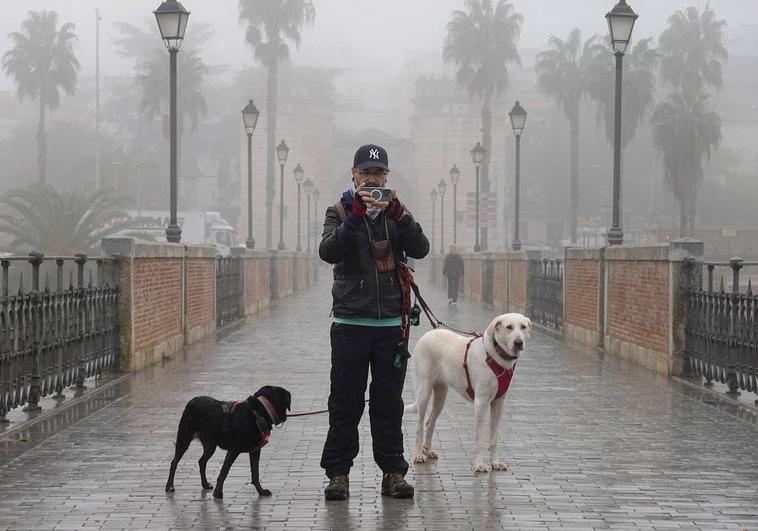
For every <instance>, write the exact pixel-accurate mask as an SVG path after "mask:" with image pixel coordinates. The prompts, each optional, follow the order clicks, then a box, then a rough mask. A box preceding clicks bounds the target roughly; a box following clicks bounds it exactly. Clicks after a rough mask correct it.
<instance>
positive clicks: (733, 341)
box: [684, 258, 758, 395]
mask: <svg viewBox="0 0 758 531" xmlns="http://www.w3.org/2000/svg"><path fill="white" fill-rule="evenodd" d="M756 266H758V262H744V261H743V260H741V259H739V258H733V259H731V260H730V261H729V262H704V263H703V268H704V269H705V270H707V275H705V279H704V281H703V283H704V284H705V285H704V286H702V287H700V288H694V289H691V290H690V291H689V297H688V300H687V324H686V330H685V350H684V354H685V361H686V362H687V364H688V367H687V368H688V369H689V371H690V372H691V373H692V374H694V375H698V376H702V377H703V378H704V379H705V385H713V382H714V381H715V382H718V383H722V384H725V385H727V386H728V388H729V390H728V391H727V394H730V395H738V394H739V392H740V390H742V391H747V392H752V393H758V295H754V294H753V288H752V279H751V278H750V275H744V274H741V270H742V269H743V268H746V267H750V268H751V270H752V271H758V268H756ZM725 268H728V269H729V270H731V271H730V272H731V275H729V276H731V286H730V288H731V289H729V291H727V289H725V286H724V277H723V276H721V277H720V281H719V284H718V286H715V285H714V272H715V271H716V270H717V269H725ZM753 268H756V269H753ZM741 277H742V278H743V279H744V278H745V277H748V280H747V282H741Z"/></svg>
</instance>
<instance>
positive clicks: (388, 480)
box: [382, 472, 413, 498]
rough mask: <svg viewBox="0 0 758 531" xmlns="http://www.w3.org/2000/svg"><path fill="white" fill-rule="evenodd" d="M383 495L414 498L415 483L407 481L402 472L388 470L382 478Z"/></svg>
mask: <svg viewBox="0 0 758 531" xmlns="http://www.w3.org/2000/svg"><path fill="white" fill-rule="evenodd" d="M382 496H389V497H390V498H413V485H411V484H410V483H408V482H407V481H405V478H403V475H402V474H401V473H400V472H388V473H386V474H384V477H383V478H382Z"/></svg>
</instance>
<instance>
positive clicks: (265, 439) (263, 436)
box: [229, 397, 273, 450]
mask: <svg viewBox="0 0 758 531" xmlns="http://www.w3.org/2000/svg"><path fill="white" fill-rule="evenodd" d="M259 398H260V397H259ZM261 402H263V401H262V400H261ZM239 403H240V401H239V400H235V401H234V402H232V405H231V407H230V408H229V413H230V414H232V413H234V410H235V409H237V406H238V405H239ZM263 405H264V407H266V410H269V408H268V406H266V403H265V402H263ZM271 411H273V406H272V408H271V410H269V414H271ZM272 418H273V417H272ZM269 437H271V432H270V431H264V432H263V433H262V434H261V443H260V444H259V445H258V446H256V447H255V448H256V449H257V450H260V449H261V448H263V447H264V446H266V445H267V444H268V438H269Z"/></svg>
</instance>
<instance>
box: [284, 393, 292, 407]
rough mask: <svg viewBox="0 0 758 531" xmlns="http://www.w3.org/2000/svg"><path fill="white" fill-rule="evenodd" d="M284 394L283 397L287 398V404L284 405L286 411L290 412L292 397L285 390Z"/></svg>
mask: <svg viewBox="0 0 758 531" xmlns="http://www.w3.org/2000/svg"><path fill="white" fill-rule="evenodd" d="M284 392H285V393H286V395H285V396H286V397H287V403H286V405H287V411H292V410H291V409H290V405H291V404H292V395H291V394H290V392H289V391H286V390H285V391H284Z"/></svg>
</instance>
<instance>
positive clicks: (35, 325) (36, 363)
mask: <svg viewBox="0 0 758 531" xmlns="http://www.w3.org/2000/svg"><path fill="white" fill-rule="evenodd" d="M29 263H30V264H32V292H31V297H30V301H31V306H32V307H31V313H30V315H31V319H32V351H33V354H32V374H31V380H30V383H31V385H30V389H29V404H28V405H27V406H26V407H25V408H24V411H39V410H40V409H42V408H41V407H40V405H39V399H40V397H41V396H42V386H41V380H42V376H41V375H40V356H41V355H42V353H41V352H40V351H41V349H42V341H41V339H42V338H41V337H40V336H41V334H42V298H41V296H40V291H39V266H40V264H42V253H40V252H38V251H32V252H30V253H29Z"/></svg>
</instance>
